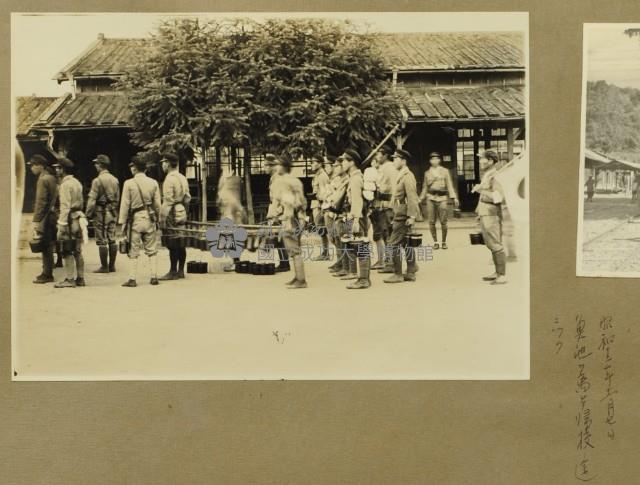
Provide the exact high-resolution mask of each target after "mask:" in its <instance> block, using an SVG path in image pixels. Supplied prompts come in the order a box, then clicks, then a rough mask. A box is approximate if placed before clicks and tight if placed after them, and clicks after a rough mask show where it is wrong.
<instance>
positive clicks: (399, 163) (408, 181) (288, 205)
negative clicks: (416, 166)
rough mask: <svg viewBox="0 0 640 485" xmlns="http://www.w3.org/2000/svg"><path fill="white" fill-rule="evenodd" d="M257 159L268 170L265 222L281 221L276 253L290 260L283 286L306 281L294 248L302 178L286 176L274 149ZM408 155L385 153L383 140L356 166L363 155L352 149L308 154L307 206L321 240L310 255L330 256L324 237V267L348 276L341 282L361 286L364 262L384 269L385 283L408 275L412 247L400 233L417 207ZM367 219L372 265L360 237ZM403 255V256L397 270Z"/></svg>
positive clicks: (365, 277)
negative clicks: (374, 252)
mask: <svg viewBox="0 0 640 485" xmlns="http://www.w3.org/2000/svg"><path fill="white" fill-rule="evenodd" d="M392 153H393V157H392V158H393V161H392V160H391V158H390V156H391V154H392ZM265 158H266V165H267V167H268V170H269V171H270V172H271V181H270V198H271V204H270V206H269V211H268V214H267V219H268V221H269V222H270V223H272V224H273V223H275V224H281V228H282V231H281V238H280V240H281V241H282V242H283V243H284V248H280V247H276V249H278V253H279V255H280V259H281V260H282V257H283V256H282V255H283V254H286V253H288V256H289V259H290V260H291V261H293V264H294V270H295V277H294V278H293V279H292V280H291V281H289V282H288V283H287V287H289V288H306V286H307V282H306V278H305V273H304V264H303V260H302V257H301V248H300V236H301V234H302V229H303V228H304V226H305V225H306V214H305V212H306V204H307V202H306V199H305V197H304V193H303V187H302V183H301V182H300V180H299V179H298V178H296V177H293V176H291V175H290V173H289V172H290V168H291V164H290V162H289V161H287V160H285V159H282V158H280V157H276V156H274V155H268V156H267V157H265ZM410 158H411V155H410V153H409V152H407V151H406V150H402V149H398V150H396V151H395V152H392V151H391V150H390V149H389V148H388V147H386V146H383V147H382V148H381V149H380V150H379V151H378V152H377V154H376V155H375V158H374V160H373V162H372V166H371V167H369V168H366V169H365V170H364V172H363V170H362V169H363V168H365V167H364V163H363V160H362V158H361V157H360V154H359V153H358V152H357V151H356V150H353V149H347V150H345V152H344V153H343V154H342V155H341V156H339V157H338V158H333V157H330V156H327V157H323V158H322V157H317V158H314V159H313V160H312V169H314V171H315V175H314V178H313V193H312V195H311V199H312V200H311V204H310V207H311V215H312V218H313V223H314V228H315V232H316V233H317V234H318V235H319V236H320V238H321V241H322V243H321V244H322V247H321V251H320V254H319V256H318V257H316V258H315V259H316V260H327V259H330V256H329V242H331V243H333V245H334V246H335V250H336V261H335V262H334V264H332V265H331V266H329V271H330V272H331V273H332V274H333V276H335V277H337V278H340V279H342V280H353V281H352V282H351V283H349V284H348V285H347V288H349V289H365V288H369V287H370V286H371V278H370V274H371V270H372V269H378V270H379V271H380V272H381V273H391V276H390V277H388V278H387V279H385V280H384V282H385V283H400V282H404V281H415V279H416V272H417V269H418V267H417V263H416V258H415V253H414V252H413V251H412V248H410V247H409V246H408V245H407V240H408V238H407V236H408V235H409V234H410V233H411V232H412V227H413V224H414V222H415V220H416V218H417V217H418V214H419V197H418V192H417V187H416V179H415V177H414V175H413V173H412V172H411V171H410V170H409V168H408V167H407V161H408V160H409V159H410ZM370 225H372V226H373V227H372V229H373V240H374V243H375V245H376V247H377V248H378V261H377V262H376V263H375V264H374V265H371V252H370V243H369V239H368V233H369V228H370ZM276 244H277V243H276ZM283 250H284V251H286V253H283ZM403 257H404V259H406V261H407V268H406V272H404V273H403V270H402V268H403Z"/></svg>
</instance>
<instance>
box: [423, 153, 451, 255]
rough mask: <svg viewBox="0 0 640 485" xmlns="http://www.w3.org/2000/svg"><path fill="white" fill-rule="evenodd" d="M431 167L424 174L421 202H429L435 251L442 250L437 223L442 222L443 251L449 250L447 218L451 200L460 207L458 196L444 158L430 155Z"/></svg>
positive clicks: (428, 207) (430, 226) (434, 154)
mask: <svg viewBox="0 0 640 485" xmlns="http://www.w3.org/2000/svg"><path fill="white" fill-rule="evenodd" d="M429 163H430V164H431V167H430V168H429V169H428V170H427V171H426V172H425V173H424V182H423V183H422V192H421V193H420V202H423V201H426V202H427V214H428V217H429V230H430V231H431V237H432V238H433V249H440V245H439V244H438V230H437V228H436V221H437V220H439V221H440V227H441V228H442V249H447V218H448V203H449V199H453V202H454V204H455V206H456V207H458V206H459V205H460V203H459V202H458V196H457V195H456V191H455V190H454V188H453V182H452V181H451V173H450V172H449V170H447V169H446V168H444V167H443V166H442V165H441V163H442V157H441V156H440V154H439V153H438V152H431V154H430V155H429Z"/></svg>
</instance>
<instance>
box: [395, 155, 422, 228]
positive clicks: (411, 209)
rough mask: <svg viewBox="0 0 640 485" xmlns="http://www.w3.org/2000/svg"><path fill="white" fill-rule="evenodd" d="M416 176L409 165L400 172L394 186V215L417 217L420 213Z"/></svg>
mask: <svg viewBox="0 0 640 485" xmlns="http://www.w3.org/2000/svg"><path fill="white" fill-rule="evenodd" d="M416 185H417V184H416V178H415V176H414V175H413V173H412V172H411V170H409V168H408V167H404V168H402V170H400V171H399V173H398V178H397V179H396V184H395V186H394V188H393V197H392V200H391V202H392V207H393V215H394V217H400V218H403V217H411V218H413V219H415V218H416V217H418V214H419V213H420V207H419V199H418V189H417V187H416Z"/></svg>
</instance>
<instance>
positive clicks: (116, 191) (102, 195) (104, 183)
mask: <svg viewBox="0 0 640 485" xmlns="http://www.w3.org/2000/svg"><path fill="white" fill-rule="evenodd" d="M119 202H120V183H119V182H118V179H117V178H116V177H114V176H113V175H112V174H110V173H109V172H108V171H107V170H103V171H102V172H100V174H98V176H97V177H96V178H94V179H93V182H91V190H90V191H89V197H88V199H87V217H93V216H94V215H95V214H96V213H97V212H104V211H110V212H111V213H112V214H114V217H115V215H116V214H117V213H118V203H119Z"/></svg>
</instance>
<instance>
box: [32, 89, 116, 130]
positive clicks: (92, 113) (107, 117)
mask: <svg viewBox="0 0 640 485" xmlns="http://www.w3.org/2000/svg"><path fill="white" fill-rule="evenodd" d="M51 107H52V108H53V109H50V110H49V112H47V113H44V114H43V115H42V116H41V117H40V119H39V120H38V121H37V122H35V123H34V124H33V126H32V128H34V129H37V128H63V127H64V128H92V127H114V126H115V127H123V128H126V127H128V111H127V105H126V97H125V96H124V95H122V94H119V93H109V94H95V93H94V94H83V93H78V94H77V95H76V98H75V99H73V97H72V96H71V95H70V94H66V95H64V96H62V97H61V98H58V99H57V100H56V101H55V103H54V104H52V105H51Z"/></svg>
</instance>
